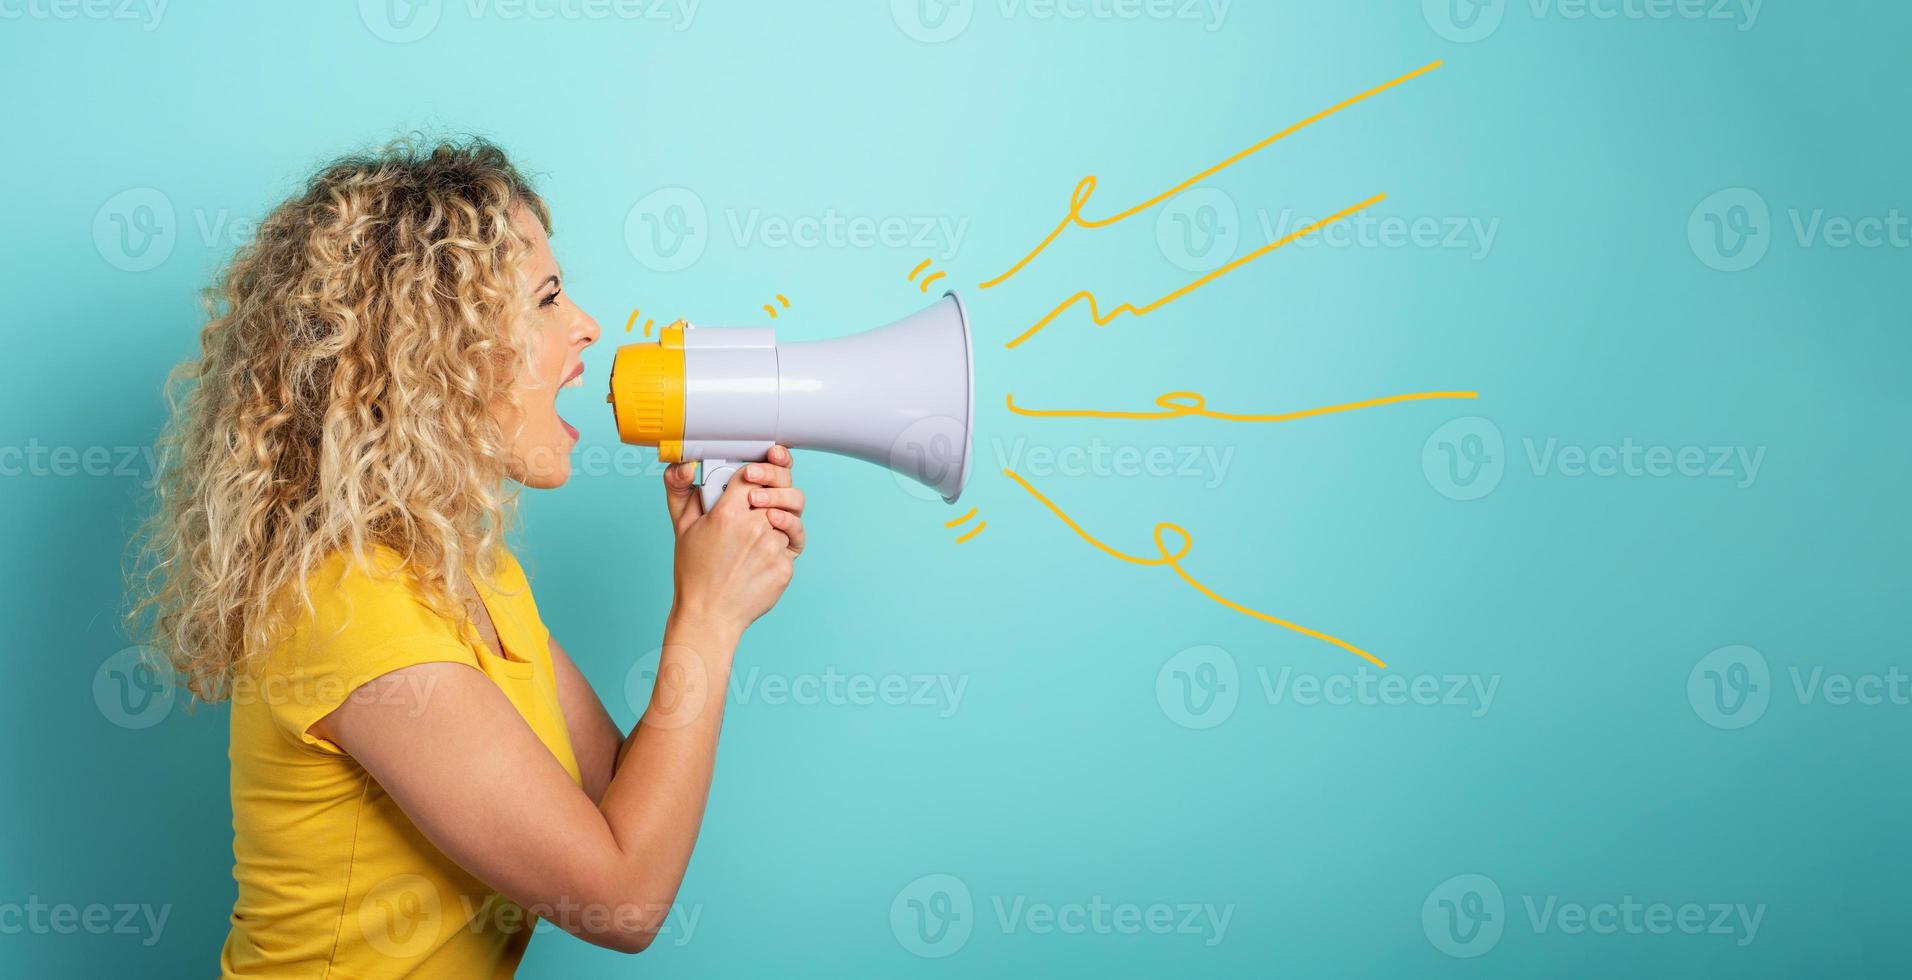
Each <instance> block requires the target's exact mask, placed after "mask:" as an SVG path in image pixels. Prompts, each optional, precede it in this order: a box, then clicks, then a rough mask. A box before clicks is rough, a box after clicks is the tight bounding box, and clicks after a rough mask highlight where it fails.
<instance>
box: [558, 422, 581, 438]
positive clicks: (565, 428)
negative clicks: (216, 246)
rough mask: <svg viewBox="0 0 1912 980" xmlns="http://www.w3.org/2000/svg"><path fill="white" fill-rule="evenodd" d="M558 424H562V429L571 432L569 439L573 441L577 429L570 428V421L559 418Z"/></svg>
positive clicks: (576, 436)
mask: <svg viewBox="0 0 1912 980" xmlns="http://www.w3.org/2000/svg"><path fill="white" fill-rule="evenodd" d="M558 424H559V425H562V426H564V431H566V432H569V433H571V439H572V441H573V442H575V441H577V438H578V430H576V429H573V428H571V423H569V422H566V421H565V420H563V419H559V420H558Z"/></svg>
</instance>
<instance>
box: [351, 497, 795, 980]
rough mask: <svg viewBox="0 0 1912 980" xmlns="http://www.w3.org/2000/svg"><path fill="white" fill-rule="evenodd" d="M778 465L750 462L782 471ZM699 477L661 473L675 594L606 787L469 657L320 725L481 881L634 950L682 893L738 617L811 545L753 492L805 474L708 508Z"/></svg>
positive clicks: (582, 932) (355, 703) (772, 591)
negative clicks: (639, 707)
mask: <svg viewBox="0 0 1912 980" xmlns="http://www.w3.org/2000/svg"><path fill="white" fill-rule="evenodd" d="M781 469H782V468H781V467H776V466H770V467H760V468H759V471H758V472H757V473H749V472H746V473H745V474H743V476H744V479H745V480H746V481H748V480H751V479H752V478H755V479H763V480H766V481H773V480H775V479H776V478H777V477H778V476H779V475H781V476H782V477H783V478H784V479H785V480H787V471H783V473H782V474H777V473H775V472H774V471H777V470H781ZM688 483H689V480H688V474H687V473H679V471H678V470H673V471H672V474H671V475H667V476H666V484H667V487H669V488H670V489H671V491H672V494H671V510H672V518H673V522H674V523H675V524H676V526H677V528H678V541H677V559H676V602H675V603H674V604H673V607H672V610H671V614H670V617H669V620H668V621H667V624H666V626H665V630H664V645H663V652H662V653H661V655H660V657H659V664H658V681H657V689H656V691H655V692H654V693H653V694H652V698H651V705H650V708H649V709H648V710H647V711H645V712H644V716H643V717H642V718H641V719H640V720H639V722H638V725H637V728H636V729H635V730H634V731H633V732H632V733H631V735H630V737H629V738H627V739H625V741H624V744H623V748H622V750H621V752H620V753H619V755H618V758H617V760H616V763H615V768H614V771H613V773H612V775H611V778H610V781H609V784H608V785H607V786H606V787H605V789H604V792H603V795H602V800H601V802H599V803H597V804H594V803H593V802H592V798H591V797H590V795H588V794H587V793H586V792H585V791H584V790H583V789H581V788H579V786H578V785H577V784H575V783H573V782H572V781H571V777H570V775H569V774H568V773H566V772H565V771H564V768H563V767H562V766H560V765H559V764H558V761H557V759H556V758H555V757H553V756H552V755H551V753H550V751H549V750H548V749H546V748H545V746H544V744H543V743H542V742H540V741H539V740H538V738H537V736H536V735H535V734H534V733H532V731H531V729H530V727H529V726H528V725H526V724H525V722H524V719H523V718H522V717H521V716H520V715H519V714H518V712H517V710H516V709H515V708H514V707H513V706H512V705H511V703H510V701H509V700H507V699H506V698H505V696H504V693H503V692H502V691H500V690H499V689H498V688H497V686H496V685H494V684H493V683H492V682H491V681H490V679H489V678H486V677H485V676H484V675H482V674H480V673H479V672H477V671H476V670H473V669H471V668H469V667H467V666H464V665H461V664H451V663H434V664H420V665H417V666H413V667H406V668H403V669H402V670H400V671H396V672H394V673H404V674H408V675H413V678H414V679H413V682H412V683H410V684H401V685H392V687H393V688H395V689H404V690H406V692H407V693H406V694H404V695H403V696H392V697H380V698H364V699H348V700H347V701H346V703H345V704H344V705H342V706H341V707H339V708H338V709H337V710H336V711H333V712H332V713H331V714H330V715H327V716H326V718H325V719H324V720H322V721H321V722H320V723H319V725H317V726H314V727H315V728H317V729H320V731H319V734H321V735H323V736H324V737H326V738H329V739H331V740H332V741H334V742H336V743H337V744H338V745H340V746H341V747H342V748H344V749H345V751H346V752H348V753H350V754H351V755H352V757H353V758H354V759H356V760H357V761H358V763H359V764H360V765H362V766H364V767H365V769H366V771H367V772H368V773H370V774H371V775H372V777H373V778H374V779H377V780H378V782H379V784H380V785H381V786H382V787H384V788H385V790H386V791H387V792H388V793H390V794H391V795H392V798H393V799H394V800H396V801H397V802H398V804H399V806H400V807H401V808H403V809H404V811H405V813H406V815H407V816H409V817H410V818H411V819H412V821H413V822H414V823H415V824H417V825H418V827H419V829H420V830H421V831H422V832H423V833H424V834H425V836H426V837H427V838H429V839H430V840H431V841H432V843H433V844H434V845H436V846H437V847H438V848H439V849H440V850H442V851H443V852H444V853H445V854H446V855H447V856H449V857H450V858H451V859H452V860H454V861H456V862H457V863H458V864H459V865H460V866H461V867H463V868H465V869H466V870H467V871H469V872H471V873H472V874H473V875H474V876H476V877H477V878H478V879H479V880H481V881H483V882H485V884H486V885H488V886H489V887H492V888H495V889H497V890H498V891H499V892H501V893H503V894H504V895H505V896H506V897H507V898H510V899H512V900H513V901H515V902H517V903H518V904H520V905H522V906H524V907H525V908H526V909H528V910H530V911H531V912H533V913H534V914H536V915H538V916H540V917H542V918H545V919H547V920H549V921H551V922H553V923H555V924H556V925H558V926H559V927H560V928H563V929H565V930H566V931H569V932H571V933H573V934H575V935H577V936H579V937H581V938H583V939H586V940H588V941H590V942H593V943H597V944H599V945H602V946H609V947H612V948H615V949H621V950H625V951H628V952H636V951H638V950H641V949H643V948H644V947H645V946H647V945H649V943H650V941H651V940H652V939H653V938H654V937H655V936H656V934H657V930H658V928H659V927H660V926H661V925H662V924H663V922H664V918H665V916H666V915H667V914H668V912H669V910H670V905H671V903H672V902H673V901H674V900H675V899H676V896H677V888H678V886H679V884H681V883H682V881H683V877H684V870H685V868H686V866H687V865H688V864H689V861H690V854H691V849H692V846H693V845H694V844H695V843H696V840H697V831H698V827H699V825H700V824H701V822H702V820H703V813H704V803H705V800H706V798H707V796H708V793H709V790H710V776H711V770H712V767H713V765H714V763H715V760H716V752H717V734H718V731H719V728H720V727H721V725H722V721H723V707H724V706H723V695H724V691H725V689H726V687H727V686H728V682H729V674H730V665H731V657H732V655H733V653H734V652H735V650H736V645H737V641H738V638H739V637H740V636H741V635H742V633H743V630H744V627H746V626H748V625H749V623H750V622H751V621H752V620H754V619H755V618H756V617H757V616H759V615H761V614H762V613H763V612H764V611H766V610H768V609H769V608H770V606H771V605H772V604H774V603H775V601H776V600H777V598H778V596H780V595H781V594H782V592H783V589H784V586H785V585H787V584H788V582H789V578H790V573H791V562H792V560H793V559H794V558H795V556H796V553H797V551H798V550H800V549H801V547H802V535H803V530H802V520H801V518H799V517H798V516H797V515H795V514H794V513H791V512H790V511H789V510H784V509H776V508H774V507H773V508H772V509H764V510H756V509H753V508H752V505H753V500H752V497H754V496H755V494H756V491H758V490H769V491H771V497H769V498H762V497H760V498H757V499H773V498H775V499H787V498H788V496H789V495H791V494H795V493H796V491H795V490H794V489H788V488H776V487H764V486H762V485H761V484H756V483H754V482H742V483H740V484H739V485H737V486H734V487H733V488H732V490H731V492H727V493H725V494H724V496H723V497H722V499H721V500H720V501H719V502H718V504H717V506H716V507H714V508H713V509H712V510H711V512H710V513H709V514H702V513H699V512H698V511H699V508H697V507H696V503H695V498H694V496H693V495H692V494H691V493H690V491H689V489H688ZM679 487H681V488H682V492H681V493H680V492H679ZM737 491H745V492H737ZM786 491H787V492H786ZM381 690H383V687H382V688H381ZM600 710H601V709H600ZM442 900H443V901H448V902H449V901H452V900H453V899H452V897H451V896H444V897H443V898H442Z"/></svg>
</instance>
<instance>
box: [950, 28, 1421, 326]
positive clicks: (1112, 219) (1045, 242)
mask: <svg viewBox="0 0 1912 980" xmlns="http://www.w3.org/2000/svg"><path fill="white" fill-rule="evenodd" d="M1441 64H1442V62H1440V61H1434V62H1430V63H1428V64H1425V65H1422V66H1421V67H1419V68H1416V69H1415V70H1413V71H1411V72H1408V73H1407V74H1405V75H1402V76H1401V77H1399V78H1397V79H1394V80H1393V81H1391V82H1387V83H1385V84H1382V85H1377V86H1375V87H1374V88H1371V89H1368V90H1367V91H1365V92H1362V93H1361V94H1359V95H1356V96H1354V97H1353V98H1350V99H1345V100H1343V101H1341V102H1338V103H1336V104H1334V105H1332V106H1329V107H1328V108H1326V109H1323V110H1321V111H1320V112H1317V113H1315V114H1314V115H1312V116H1309V117H1308V118H1306V119H1303V120H1302V121H1300V122H1298V123H1295V124H1294V125H1292V126H1289V127H1288V128H1287V129H1284V130H1282V131H1280V132H1278V133H1275V134H1274V135H1272V136H1269V137H1267V138H1265V139H1263V140H1262V141H1261V142H1259V143H1256V144H1255V145H1253V146H1251V147H1249V148H1247V149H1245V150H1242V151H1240V152H1238V153H1236V154H1234V155H1233V156H1230V157H1228V158H1226V159H1224V160H1222V161H1221V162H1220V163H1217V164H1215V165H1214V166H1211V167H1209V168H1208V169H1206V170H1203V171H1202V172H1200V173H1198V174H1196V175H1194V176H1193V177H1190V178H1188V179H1187V180H1184V181H1182V182H1181V183H1179V184H1176V185H1175V186H1174V187H1171V188H1169V189H1168V190H1165V191H1163V192H1162V193H1160V194H1157V195H1155V196H1154V197H1151V198H1149V199H1148V200H1146V201H1143V202H1142V203H1140V204H1137V205H1135V206H1133V207H1130V208H1127V209H1125V210H1122V211H1118V212H1116V213H1115V214H1112V215H1110V216H1108V217H1106V218H1084V217H1083V216H1082V208H1083V206H1084V205H1086V204H1088V203H1089V197H1090V196H1091V195H1093V194H1094V193H1095V176H1094V175H1090V176H1087V177H1084V178H1082V180H1081V182H1079V183H1077V184H1076V186H1075V190H1074V191H1071V192H1070V194H1069V213H1068V214H1065V215H1063V217H1062V220H1061V221H1060V222H1058V223H1057V224H1056V227H1055V229H1054V230H1053V231H1051V232H1049V234H1048V235H1046V236H1044V238H1043V239H1042V241H1041V242H1038V243H1037V244H1036V247H1035V248H1033V249H1031V250H1030V251H1029V254H1028V255H1025V256H1023V257H1022V259H1021V260H1020V261H1018V262H1017V263H1016V264H1015V265H1012V266H1010V267H1009V269H1008V271H1006V272H1004V273H1003V274H1002V275H999V276H997V277H996V278H994V279H990V280H987V281H985V282H983V283H982V284H980V285H979V286H978V287H977V288H979V289H989V288H991V287H993V286H998V285H1001V284H1002V283H1004V282H1007V281H1008V280H1009V277H1010V276H1013V275H1015V274H1016V273H1018V272H1021V271H1022V267H1023V266H1025V265H1028V264H1029V263H1030V262H1031V261H1033V260H1034V259H1035V257H1036V256H1038V255H1041V254H1042V252H1043V250H1044V249H1046V248H1048V247H1049V245H1050V243H1052V242H1054V241H1055V240H1056V238H1057V236H1059V235H1061V234H1062V231H1063V229H1065V228H1067V227H1069V226H1070V225H1072V224H1073V225H1078V226H1080V227H1083V228H1105V227H1107V226H1109V225H1112V224H1115V223H1116V222H1118V221H1121V220H1123V219H1124V218H1130V217H1133V216H1135V215H1137V214H1140V213H1142V212H1143V211H1146V210H1148V209H1149V208H1152V207H1154V206H1155V205H1157V204H1160V203H1162V202H1163V201H1166V200H1168V199H1169V198H1171V197H1174V196H1175V195H1177V194H1180V193H1181V192H1183V191H1185V190H1187V189H1189V188H1190V187H1193V186H1195V185H1196V184H1199V183H1201V182H1202V181H1204V180H1207V179H1208V178H1210V177H1213V176H1215V175H1216V174H1218V173H1221V172H1222V171H1224V170H1227V169H1228V168H1229V167H1232V166H1234V165H1235V164H1237V163H1240V162H1241V161H1243V160H1246V159H1248V158H1249V157H1251V156H1254V155H1255V154H1257V153H1260V152H1261V151H1262V150H1265V149H1267V148H1268V147H1269V146H1271V145H1273V144H1274V143H1275V142H1276V141H1278V140H1280V139H1282V138H1283V137H1286V136H1292V135H1294V134H1295V133H1298V132H1300V131H1301V130H1303V129H1306V128H1308V127H1309V126H1311V125H1314V124H1315V123H1317V122H1320V121H1321V120H1323V119H1326V118H1328V117H1329V116H1332V115H1334V114H1335V113H1337V112H1340V111H1341V110H1343V109H1346V108H1348V107H1349V106H1352V105H1355V104H1356V103H1359V102H1363V101H1366V100H1368V99H1371V98H1373V97H1374V96H1377V95H1380V94H1381V93H1382V92H1385V91H1387V90H1389V89H1391V88H1394V87H1395V86H1397V85H1402V84H1405V83H1407V82H1410V81H1412V80H1414V79H1416V78H1419V77H1421V76H1422V75H1425V74H1427V73H1428V72H1431V71H1433V70H1434V69H1436V68H1439V67H1441Z"/></svg>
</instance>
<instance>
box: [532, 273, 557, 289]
mask: <svg viewBox="0 0 1912 980" xmlns="http://www.w3.org/2000/svg"><path fill="white" fill-rule="evenodd" d="M546 286H560V283H559V282H558V277H557V276H545V277H544V281H543V282H541V283H539V284H538V285H537V288H535V289H533V290H532V292H534V293H542V292H544V287H546Z"/></svg>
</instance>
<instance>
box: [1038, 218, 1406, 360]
mask: <svg viewBox="0 0 1912 980" xmlns="http://www.w3.org/2000/svg"><path fill="white" fill-rule="evenodd" d="M1385 200H1387V195H1386V194H1376V195H1374V196H1373V197H1370V198H1368V199H1367V200H1365V201H1362V202H1361V203H1359V204H1355V205H1352V206H1350V207H1345V208H1342V209H1341V210H1339V211H1336V212H1335V213H1333V214H1331V215H1329V216H1327V217H1325V218H1322V219H1321V220H1319V221H1316V222H1314V223H1312V224H1308V225H1304V226H1302V227H1300V228H1297V229H1295V230H1294V231H1291V232H1289V233H1288V234H1286V235H1283V236H1281V237H1280V238H1277V239H1275V240H1274V241H1272V242H1269V243H1268V244H1266V245H1263V246H1262V247H1260V248H1258V249H1255V250H1254V251H1252V252H1249V253H1248V254H1246V255H1243V256H1241V257H1239V258H1236V259H1233V260H1232V261H1230V262H1228V263H1227V264H1226V265H1223V266H1221V267H1219V268H1217V269H1215V270H1214V271H1212V272H1209V273H1207V274H1205V275H1203V276H1202V277H1201V278H1199V279H1196V280H1194V281H1193V282H1190V283H1188V284H1187V285H1185V286H1183V287H1181V288H1180V289H1177V290H1175V291H1174V292H1171V293H1168V294H1166V295H1164V296H1161V297H1158V298H1156V299H1154V300H1151V301H1149V302H1148V303H1145V304H1143V305H1141V306H1136V305H1135V304H1134V303H1121V304H1118V305H1117V306H1116V307H1115V308H1114V309H1111V310H1110V311H1109V312H1107V313H1103V312H1102V308H1101V306H1100V305H1099V304H1098V303H1097V302H1096V298H1095V293H1093V292H1091V291H1089V290H1087V289H1084V290H1082V291H1080V292H1078V293H1076V294H1075V295H1073V296H1071V297H1069V298H1068V299H1065V300H1063V301H1062V302H1060V303H1057V304H1056V306H1055V309H1052V310H1050V311H1049V312H1048V313H1046V314H1044V315H1043V317H1042V319H1040V320H1037V321H1036V322H1035V324H1034V325H1032V326H1031V327H1030V328H1029V329H1027V330H1024V331H1023V332H1022V333H1019V334H1017V335H1016V336H1015V337H1013V338H1011V339H1010V340H1009V342H1008V343H1006V344H1003V346H1004V347H1008V348H1012V349H1013V348H1015V347H1018V346H1020V345H1021V344H1022V342H1023V341H1025V340H1028V339H1029V338H1031V337H1033V336H1035V335H1036V334H1037V333H1040V332H1041V331H1042V329H1043V328H1044V327H1047V326H1048V325H1049V324H1050V323H1051V322H1052V321H1054V320H1055V318H1056V317H1059V316H1061V315H1062V314H1063V312H1064V311H1065V310H1067V309H1068V308H1069V307H1071V306H1074V305H1076V304H1077V303H1080V302H1082V301H1083V300H1088V301H1089V319H1090V321H1091V322H1093V323H1094V324H1095V325H1096V326H1098V327H1106V326H1108V325H1109V321H1111V320H1114V319H1115V318H1116V317H1117V316H1119V315H1121V314H1123V313H1127V314H1128V315H1130V316H1144V315H1146V314H1149V313H1153V312H1155V311H1156V310H1158V309H1161V308H1162V307H1164V306H1167V305H1168V304H1170V303H1173V302H1175V301H1176V300H1178V299H1181V298H1182V297H1184V296H1187V295H1188V294H1189V293H1192V292H1194V291H1195V290H1197V289H1200V288H1202V287H1203V286H1206V285H1208V284H1209V283H1211V282H1214V281H1215V280H1217V279H1220V278H1221V277H1223V276H1225V275H1228V274H1229V273H1231V272H1233V271H1235V270H1236V269H1239V268H1241V267H1242V266H1244V265H1247V264H1248V263H1250V262H1253V261H1255V260H1256V259H1259V258H1261V257H1262V256H1264V255H1267V254H1268V253H1269V252H1272V251H1274V250H1275V249H1278V248H1280V247H1282V246H1283V245H1286V244H1288V243H1289V242H1292V241H1295V240H1296V239H1299V238H1304V237H1306V236H1308V235H1312V234H1314V233H1315V232H1317V231H1319V230H1321V229H1322V228H1324V227H1326V226H1328V225H1331V224H1333V223H1335V222H1337V221H1340V220H1341V219H1343V218H1346V217H1347V216H1348V215H1351V214H1354V213H1355V212H1357V211H1360V210H1362V209H1364V208H1370V207H1373V206H1374V205H1375V204H1378V203H1380V202H1381V201H1385Z"/></svg>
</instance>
